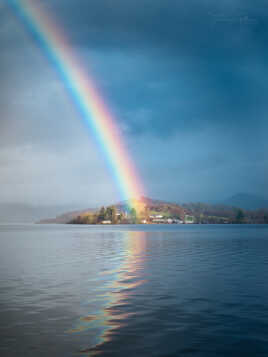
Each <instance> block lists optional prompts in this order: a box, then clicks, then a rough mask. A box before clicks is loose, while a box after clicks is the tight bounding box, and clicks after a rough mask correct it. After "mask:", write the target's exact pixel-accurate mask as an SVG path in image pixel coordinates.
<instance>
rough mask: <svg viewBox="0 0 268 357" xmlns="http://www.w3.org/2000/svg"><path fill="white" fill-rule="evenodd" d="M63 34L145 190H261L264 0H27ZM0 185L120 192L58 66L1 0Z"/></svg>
mask: <svg viewBox="0 0 268 357" xmlns="http://www.w3.org/2000/svg"><path fill="white" fill-rule="evenodd" d="M36 2H37V3H38V2H39V3H40V6H44V7H45V11H47V12H48V13H50V14H51V16H53V17H54V19H55V21H56V22H57V24H58V26H60V27H61V28H62V30H63V32H64V33H65V35H66V37H67V38H69V40H70V43H71V46H72V50H73V51H74V52H75V53H76V54H77V56H79V58H80V59H81V62H82V63H83V65H84V67H85V69H86V70H88V71H90V73H92V74H93V77H94V79H95V82H96V84H97V86H98V87H99V89H100V92H101V93H102V96H103V98H104V100H105V101H106V103H107V104H108V106H109V108H110V109H111V111H112V113H114V114H115V116H116V118H117V123H118V126H119V127H120V130H121V131H122V132H123V135H124V137H125V139H126V141H127V144H128V150H129V152H130V154H131V156H132V158H133V160H134V162H135V164H136V166H137V168H138V171H139V173H140V176H141V179H142V181H143V182H144V186H145V189H146V194H147V196H150V197H153V198H158V199H164V200H172V201H179V202H181V201H214V200H224V199H225V198H226V197H229V196H231V195H232V194H235V193H237V192H247V193H254V194H259V195H261V196H263V197H267V194H266V192H267V188H268V184H267V174H268V165H267V149H268V143H267V129H268V121H267V109H268V101H267V98H266V97H267V93H268V76H267V51H268V50H267V32H268V25H267V15H268V9H267V6H266V4H265V2H264V1H256V2H254V4H253V3H252V2H250V1H247V0H246V1H243V2H242V1H226V0H225V1H221V2H220V3H215V2H214V1H210V0H208V1H202V2H201V1H200V2H196V1H191V0H190V1H187V2H186V1H184V2H182V1H171V0H165V1H163V0H162V1H159V0H154V1H152V0H142V1H136V2H133V1H129V0H125V1H123V0H116V1H107V0H105V1H104V0H98V1H97V0H96V1H95V0H91V1H85V0H72V1H70V0H64V1H62V0H58V1H57V2H55V1H50V0H48V1H46V2H44V1H41V0H37V1H36ZM0 50H1V56H0V76H1V81H0V91H1V97H0V108H1V109H0V114H1V115H0V170H1V177H0V196H1V197H2V201H4V202H26V203H34V204H59V203H60V204H68V205H72V204H73V205H76V206H77V205H79V206H83V205H87V206H90V205H92V206H95V205H98V204H102V203H110V202H111V201H114V200H118V198H119V197H118V193H117V192H118V191H117V188H116V187H115V183H114V182H113V180H112V178H111V175H110V172H109V169H108V168H107V165H106V162H105V159H104V158H103V157H102V154H101V151H100V150H99V148H98V147H97V145H96V142H95V139H94V137H93V136H92V134H91V133H90V132H89V131H88V129H87V128H85V127H84V125H83V123H82V121H81V119H80V118H79V114H78V113H77V112H76V109H75V107H74V106H73V104H72V102H71V101H70V98H69V97H68V95H67V94H66V90H65V88H64V86H63V84H62V83H61V81H60V79H59V76H58V74H57V72H56V70H55V69H54V68H53V66H51V64H50V63H49V61H48V60H47V58H46V57H45V56H44V53H43V52H42V51H41V50H40V49H39V48H38V45H37V44H36V43H34V42H33V40H32V39H31V37H30V36H29V34H28V33H27V31H26V30H25V29H24V28H23V26H22V25H21V23H20V22H19V21H18V19H17V18H16V16H15V14H14V13H13V12H12V11H11V10H10V8H8V7H7V6H5V5H3V4H2V5H0Z"/></svg>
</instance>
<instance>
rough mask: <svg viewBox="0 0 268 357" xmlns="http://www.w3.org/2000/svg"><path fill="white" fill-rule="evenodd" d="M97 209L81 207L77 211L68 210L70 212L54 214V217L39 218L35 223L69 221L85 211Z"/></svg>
mask: <svg viewBox="0 0 268 357" xmlns="http://www.w3.org/2000/svg"><path fill="white" fill-rule="evenodd" d="M95 211H97V209H95V208H86V209H83V210H77V211H70V212H66V213H63V214H61V215H59V216H56V217H55V218H47V219H41V220H39V221H38V222H37V223H40V224H41V223H42V224H44V223H62V224H64V223H69V222H70V221H72V220H73V219H74V218H76V217H78V216H81V215H84V214H86V213H89V212H95Z"/></svg>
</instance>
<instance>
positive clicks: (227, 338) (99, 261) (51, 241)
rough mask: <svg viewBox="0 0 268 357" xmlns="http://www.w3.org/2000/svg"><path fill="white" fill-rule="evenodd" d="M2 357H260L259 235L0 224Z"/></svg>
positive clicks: (263, 308)
mask: <svg viewBox="0 0 268 357" xmlns="http://www.w3.org/2000/svg"><path fill="white" fill-rule="evenodd" d="M0 336H1V338H0V356H1V357H6V356H7V357H9V356H16V357H17V356H24V357H28V356H29V357H30V356H34V357H36V356H38V357H40V356H49V357H54V356H57V357H62V356H63V357H65V356H116V357H117V356H118V357H121V356H122V357H125V356H127V357H131V356H139V357H150V356H156V357H157V356H159V357H160V356H161V357H175V356H186V357H190V356H194V357H210V356H224V357H225V356H234V357H238V356H243V357H245V356H249V357H252V356H265V357H267V356H268V226H267V225H258V226H257V225H148V226H144V225H139V226H108V227H103V226H72V225H30V224H29V225H0Z"/></svg>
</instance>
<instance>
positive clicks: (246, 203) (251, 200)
mask: <svg viewBox="0 0 268 357" xmlns="http://www.w3.org/2000/svg"><path fill="white" fill-rule="evenodd" d="M221 203H222V204H224V205H226V206H232V207H238V208H242V209H245V210H256V209H261V208H268V199H264V198H262V197H260V196H257V195H253V194H249V193H237V194H235V195H233V196H231V197H229V198H228V199H226V200H225V201H223V202H221Z"/></svg>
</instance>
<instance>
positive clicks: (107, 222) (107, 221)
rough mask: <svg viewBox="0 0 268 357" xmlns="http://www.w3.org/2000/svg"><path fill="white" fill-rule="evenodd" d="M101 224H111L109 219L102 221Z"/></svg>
mask: <svg viewBox="0 0 268 357" xmlns="http://www.w3.org/2000/svg"><path fill="white" fill-rule="evenodd" d="M101 224H112V221H110V220H109V219H107V220H105V221H102V222H101Z"/></svg>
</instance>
